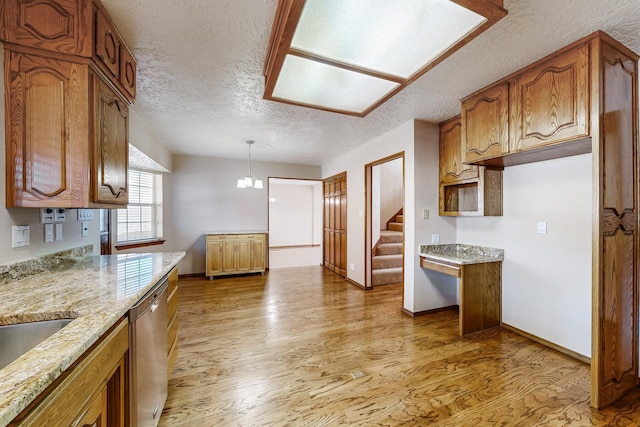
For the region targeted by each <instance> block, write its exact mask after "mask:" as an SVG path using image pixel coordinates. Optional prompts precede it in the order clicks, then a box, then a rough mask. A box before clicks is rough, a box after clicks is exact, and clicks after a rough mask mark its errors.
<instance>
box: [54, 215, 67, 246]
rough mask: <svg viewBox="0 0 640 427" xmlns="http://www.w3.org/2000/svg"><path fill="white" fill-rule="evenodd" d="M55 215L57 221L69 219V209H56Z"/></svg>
mask: <svg viewBox="0 0 640 427" xmlns="http://www.w3.org/2000/svg"><path fill="white" fill-rule="evenodd" d="M54 215H55V222H64V221H65V219H67V210H66V209H62V208H58V209H55V213H54ZM56 240H57V239H56Z"/></svg>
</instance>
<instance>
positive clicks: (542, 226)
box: [538, 221, 547, 234]
mask: <svg viewBox="0 0 640 427" xmlns="http://www.w3.org/2000/svg"><path fill="white" fill-rule="evenodd" d="M538 234H547V223H546V222H542V221H541V222H539V223H538Z"/></svg>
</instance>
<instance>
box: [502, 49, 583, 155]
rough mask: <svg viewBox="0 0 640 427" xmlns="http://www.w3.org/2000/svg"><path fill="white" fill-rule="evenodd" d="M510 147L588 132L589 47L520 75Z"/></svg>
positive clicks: (520, 147) (515, 88)
mask: <svg viewBox="0 0 640 427" xmlns="http://www.w3.org/2000/svg"><path fill="white" fill-rule="evenodd" d="M512 114H513V119H512V123H511V151H512V152H518V151H522V150H527V149H532V148H538V147H543V146H546V145H550V144H555V143H558V142H564V141H568V140H572V139H578V138H582V137H586V136H588V135H589V47H588V45H585V46H583V47H581V48H579V49H573V50H571V51H569V52H567V53H565V54H562V55H560V56H558V57H557V58H555V59H551V60H549V61H545V63H544V64H542V65H540V66H539V67H535V68H533V69H531V70H530V71H527V72H525V73H524V74H522V75H521V76H519V77H517V78H516V79H515V81H514V84H513V88H512Z"/></svg>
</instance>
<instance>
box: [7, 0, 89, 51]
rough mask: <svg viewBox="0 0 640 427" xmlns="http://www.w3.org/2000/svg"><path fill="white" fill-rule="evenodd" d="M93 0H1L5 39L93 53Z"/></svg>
mask: <svg viewBox="0 0 640 427" xmlns="http://www.w3.org/2000/svg"><path fill="white" fill-rule="evenodd" d="M91 13H92V12H91V0H40V1H34V0H2V1H1V2H0V26H1V31H0V37H1V38H2V40H3V41H5V42H9V43H14V44H17V45H21V46H28V47H34V48H38V49H44V50H48V51H52V52H58V53H63V54H68V55H77V56H84V57H89V56H91V49H92V46H91V43H92V25H91V22H92V15H91Z"/></svg>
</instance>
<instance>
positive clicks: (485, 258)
mask: <svg viewBox="0 0 640 427" xmlns="http://www.w3.org/2000/svg"><path fill="white" fill-rule="evenodd" d="M419 256H420V257H422V258H425V259H429V260H434V261H439V262H446V263H450V264H455V265H469V264H482V263H489V262H502V261H503V260H504V250H502V249H497V248H489V247H484V246H474V245H466V244H461V243H448V244H437V245H436V244H434V245H421V246H420V251H419Z"/></svg>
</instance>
